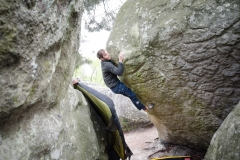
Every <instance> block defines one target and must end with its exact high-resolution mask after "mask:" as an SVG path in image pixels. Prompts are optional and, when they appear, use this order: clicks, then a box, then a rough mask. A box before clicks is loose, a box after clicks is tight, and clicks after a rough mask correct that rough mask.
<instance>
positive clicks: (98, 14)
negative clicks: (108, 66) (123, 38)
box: [73, 0, 126, 86]
mask: <svg viewBox="0 0 240 160" xmlns="http://www.w3.org/2000/svg"><path fill="white" fill-rule="evenodd" d="M125 1H126V0H117V1H116V0H86V1H85V2H84V14H83V18H82V27H81V41H80V43H81V44H80V48H79V55H80V58H79V59H80V60H79V62H78V67H77V68H76V70H75V72H74V76H73V78H74V79H78V80H81V81H88V82H92V83H96V84H99V85H102V86H105V84H104V82H103V79H102V71H101V63H100V60H99V59H98V58H97V57H96V53H97V51H98V50H99V49H105V47H106V42H107V39H108V37H109V35H110V32H111V29H112V27H113V25H114V20H115V18H116V15H117V12H118V11H119V9H120V8H121V6H122V5H123V3H124V2H125Z"/></svg>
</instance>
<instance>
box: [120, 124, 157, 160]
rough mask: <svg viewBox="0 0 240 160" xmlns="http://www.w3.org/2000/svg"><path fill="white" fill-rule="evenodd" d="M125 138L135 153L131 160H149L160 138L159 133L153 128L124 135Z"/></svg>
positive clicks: (141, 129) (140, 129)
mask: <svg viewBox="0 0 240 160" xmlns="http://www.w3.org/2000/svg"><path fill="white" fill-rule="evenodd" d="M124 137H125V140H126V143H127V144H128V146H129V148H130V149H131V151H132V152H133V155H132V157H131V160H148V156H149V155H151V154H152V152H153V151H152V149H153V146H154V140H155V139H156V138H158V132H157V129H156V128H155V127H154V126H152V127H149V128H139V129H137V130H135V131H131V132H128V133H124Z"/></svg>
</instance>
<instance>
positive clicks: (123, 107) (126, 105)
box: [82, 82, 153, 131]
mask: <svg viewBox="0 0 240 160" xmlns="http://www.w3.org/2000/svg"><path fill="white" fill-rule="evenodd" d="M82 83H85V84H86V85H88V86H90V87H92V88H94V89H95V90H97V91H98V92H100V93H102V94H104V95H106V96H108V97H109V98H111V99H112V100H113V102H114V105H115V109H116V112H117V115H118V117H119V120H120V123H121V126H122V128H123V130H124V131H130V130H135V129H137V128H142V127H143V128H144V127H149V126H152V125H153V123H152V122H151V121H150V120H149V117H148V115H147V113H146V112H144V111H142V110H141V111H139V110H138V109H137V108H136V107H135V106H134V105H133V103H132V102H131V100H130V99H129V98H128V97H125V96H123V95H120V94H115V93H113V92H112V91H111V90H110V89H109V88H107V87H102V86H99V85H97V84H94V83H90V82H82Z"/></svg>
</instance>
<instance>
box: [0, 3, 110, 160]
mask: <svg viewBox="0 0 240 160" xmlns="http://www.w3.org/2000/svg"><path fill="white" fill-rule="evenodd" d="M82 6H83V1H80V0H79V1H74V0H61V1H36V0H27V1H21V0H5V1H4V0H3V1H1V3H0V84H1V85H0V93H1V94H0V119H1V121H0V159H1V160H7V159H79V157H81V158H82V159H86V160H92V159H103V160H104V159H107V158H108V157H107V155H106V154H105V153H104V150H105V146H106V142H105V139H106V138H105V137H104V136H105V132H104V124H102V123H101V122H102V121H101V120H100V118H99V117H98V116H97V114H96V113H94V111H93V110H89V105H88V104H87V102H86V100H85V99H84V97H83V96H82V95H81V94H80V92H79V91H78V92H77V93H76V92H75V91H74V90H73V88H72V87H69V84H70V83H71V78H72V75H73V71H74V69H75V63H76V59H77V58H76V57H77V55H78V49H79V43H80V41H79V37H80V35H79V34H80V26H81V15H82V11H83V9H82ZM102 128H103V129H102Z"/></svg>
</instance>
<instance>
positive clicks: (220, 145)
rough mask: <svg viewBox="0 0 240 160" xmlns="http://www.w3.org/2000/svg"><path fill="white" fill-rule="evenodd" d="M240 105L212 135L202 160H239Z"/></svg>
mask: <svg viewBox="0 0 240 160" xmlns="http://www.w3.org/2000/svg"><path fill="white" fill-rule="evenodd" d="M239 137H240V103H238V105H237V107H236V108H234V110H233V111H232V112H231V113H230V114H229V115H228V116H227V118H226V119H225V120H224V122H223V123H222V125H221V127H220V128H219V129H218V130H217V132H216V133H215V134H214V136H213V138H212V140H211V143H210V146H209V148H208V150H207V153H206V156H205V158H204V160H217V159H232V160H234V159H235V160H237V159H239V154H240V152H239V150H240V139H239Z"/></svg>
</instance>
